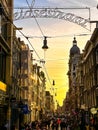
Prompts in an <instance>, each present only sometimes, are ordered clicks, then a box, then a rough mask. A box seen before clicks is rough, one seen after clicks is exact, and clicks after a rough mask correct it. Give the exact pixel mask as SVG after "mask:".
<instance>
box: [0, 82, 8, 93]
mask: <svg viewBox="0 0 98 130" xmlns="http://www.w3.org/2000/svg"><path fill="white" fill-rule="evenodd" d="M6 86H7V85H6V84H5V83H3V82H1V81H0V90H2V91H5V92H6Z"/></svg>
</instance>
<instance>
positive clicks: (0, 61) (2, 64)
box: [0, 46, 6, 81]
mask: <svg viewBox="0 0 98 130" xmlns="http://www.w3.org/2000/svg"><path fill="white" fill-rule="evenodd" d="M5 71H6V54H5V51H4V50H3V49H2V47H1V46H0V80H1V81H5Z"/></svg>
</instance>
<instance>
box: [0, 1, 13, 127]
mask: <svg viewBox="0 0 98 130" xmlns="http://www.w3.org/2000/svg"><path fill="white" fill-rule="evenodd" d="M9 7H10V8H9ZM12 20H13V0H1V1H0V125H2V123H5V120H6V119H7V120H8V121H9V122H10V106H9V105H7V104H9V100H8V101H7V102H6V101H5V98H6V95H8V97H9V96H10V95H9V92H10V90H11V80H12V79H11V76H12V69H11V68H12V52H11V50H12V42H13V37H12V36H13V25H12Z"/></svg>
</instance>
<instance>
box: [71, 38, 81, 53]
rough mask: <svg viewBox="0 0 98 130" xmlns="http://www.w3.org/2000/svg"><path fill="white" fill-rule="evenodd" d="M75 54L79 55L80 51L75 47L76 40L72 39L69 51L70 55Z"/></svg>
mask: <svg viewBox="0 0 98 130" xmlns="http://www.w3.org/2000/svg"><path fill="white" fill-rule="evenodd" d="M75 54H80V49H79V47H78V46H77V41H76V38H75V37H74V40H73V46H72V48H71V49H70V55H75Z"/></svg>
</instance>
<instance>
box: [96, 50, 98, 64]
mask: <svg viewBox="0 0 98 130" xmlns="http://www.w3.org/2000/svg"><path fill="white" fill-rule="evenodd" d="M96 63H97V64H98V49H97V50H96Z"/></svg>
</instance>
